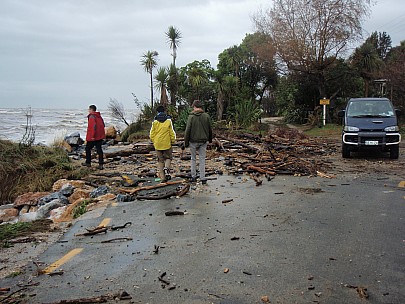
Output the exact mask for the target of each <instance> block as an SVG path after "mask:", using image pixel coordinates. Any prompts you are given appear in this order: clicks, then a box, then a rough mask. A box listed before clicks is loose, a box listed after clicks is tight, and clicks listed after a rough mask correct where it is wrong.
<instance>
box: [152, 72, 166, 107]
mask: <svg viewBox="0 0 405 304" xmlns="http://www.w3.org/2000/svg"><path fill="white" fill-rule="evenodd" d="M168 79H169V73H168V71H167V69H166V68H164V67H160V68H159V69H158V70H157V74H156V75H155V80H156V84H155V87H156V89H158V90H159V91H160V104H161V105H162V106H164V107H165V108H167V105H168V104H169V98H168V97H167V81H168Z"/></svg>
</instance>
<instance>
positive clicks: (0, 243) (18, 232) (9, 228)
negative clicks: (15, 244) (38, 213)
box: [0, 219, 52, 248]
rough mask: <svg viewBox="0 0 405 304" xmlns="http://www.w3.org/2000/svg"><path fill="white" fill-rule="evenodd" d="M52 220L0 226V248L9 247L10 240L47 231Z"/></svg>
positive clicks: (10, 244)
mask: <svg viewBox="0 0 405 304" xmlns="http://www.w3.org/2000/svg"><path fill="white" fill-rule="evenodd" d="M51 223H52V220H49V219H45V220H36V221H33V222H29V223H25V222H18V223H11V224H9V223H8V224H3V225H0V247H3V248H5V247H10V246H12V243H10V241H11V240H13V239H15V238H17V237H24V236H29V235H31V234H33V233H35V232H46V231H49V230H50V229H51V228H50V225H51Z"/></svg>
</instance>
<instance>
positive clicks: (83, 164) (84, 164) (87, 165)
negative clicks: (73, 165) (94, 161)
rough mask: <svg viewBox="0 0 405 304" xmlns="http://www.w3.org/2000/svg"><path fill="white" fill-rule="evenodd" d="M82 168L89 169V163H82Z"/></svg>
mask: <svg viewBox="0 0 405 304" xmlns="http://www.w3.org/2000/svg"><path fill="white" fill-rule="evenodd" d="M82 166H84V167H91V164H89V163H82Z"/></svg>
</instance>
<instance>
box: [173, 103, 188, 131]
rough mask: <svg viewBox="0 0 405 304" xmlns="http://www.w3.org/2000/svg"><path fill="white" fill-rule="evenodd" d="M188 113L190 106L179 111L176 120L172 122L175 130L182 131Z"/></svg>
mask: <svg viewBox="0 0 405 304" xmlns="http://www.w3.org/2000/svg"><path fill="white" fill-rule="evenodd" d="M190 113H191V108H190V107H186V108H184V109H183V110H182V111H181V112H180V114H179V116H178V118H177V120H176V121H175V122H174V127H175V128H176V130H179V131H184V130H185V129H186V125H187V120H188V116H189V115H190Z"/></svg>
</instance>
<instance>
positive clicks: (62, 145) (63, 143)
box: [60, 141, 73, 153]
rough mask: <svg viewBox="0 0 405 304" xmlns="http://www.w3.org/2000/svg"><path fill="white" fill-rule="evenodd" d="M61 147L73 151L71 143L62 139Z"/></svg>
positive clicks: (69, 151)
mask: <svg viewBox="0 0 405 304" xmlns="http://www.w3.org/2000/svg"><path fill="white" fill-rule="evenodd" d="M60 147H61V148H62V149H64V150H65V151H66V152H68V153H71V152H72V151H73V149H72V146H71V145H69V143H67V142H66V141H62V143H61V144H60Z"/></svg>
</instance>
